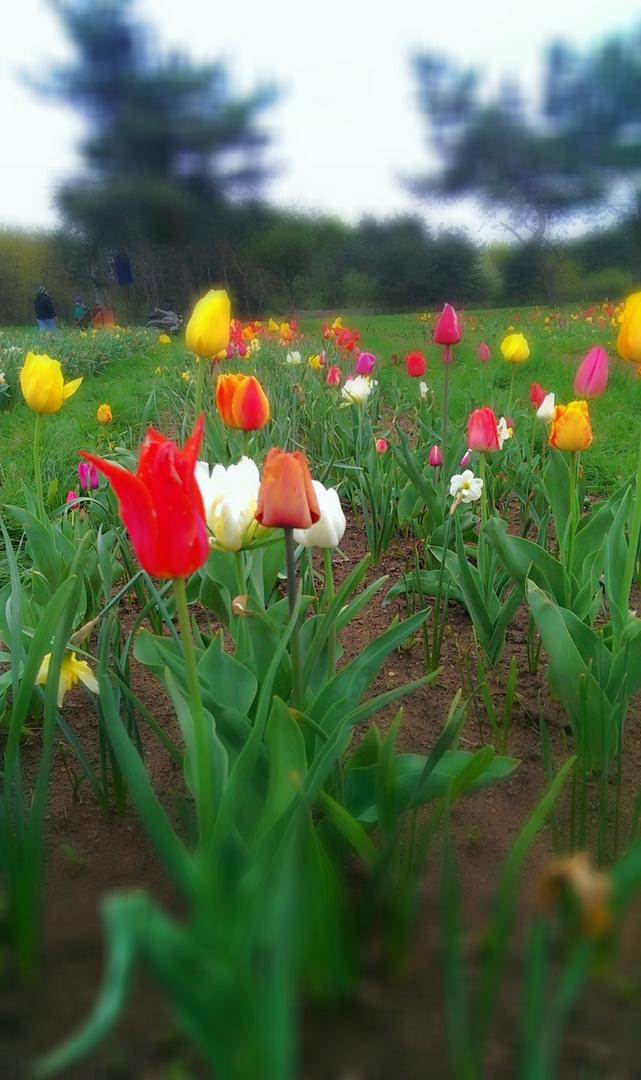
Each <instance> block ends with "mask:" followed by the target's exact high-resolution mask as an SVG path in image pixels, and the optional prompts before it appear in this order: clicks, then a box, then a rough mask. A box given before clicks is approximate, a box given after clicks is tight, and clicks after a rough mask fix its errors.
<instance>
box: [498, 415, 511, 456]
mask: <svg viewBox="0 0 641 1080" xmlns="http://www.w3.org/2000/svg"><path fill="white" fill-rule="evenodd" d="M496 434H497V435H498V437H499V450H502V449H503V443H504V442H506V441H507V440H508V439H511V438H512V436H513V434H514V431H513V429H512V428H511V427H508V426H507V420H506V419H505V417H504V416H502V417H501V419H500V420H499V422H498V424H497V425H496Z"/></svg>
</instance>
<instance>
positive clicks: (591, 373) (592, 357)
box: [574, 345, 608, 400]
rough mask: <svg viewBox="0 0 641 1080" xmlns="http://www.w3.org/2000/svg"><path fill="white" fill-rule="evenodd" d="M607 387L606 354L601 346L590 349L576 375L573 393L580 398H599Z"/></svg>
mask: <svg viewBox="0 0 641 1080" xmlns="http://www.w3.org/2000/svg"><path fill="white" fill-rule="evenodd" d="M607 385H608V354H607V353H606V351H605V349H604V348H603V346H602V345H595V346H594V348H592V349H590V351H589V353H588V355H587V356H586V358H585V360H584V361H583V363H582V364H581V366H580V368H579V370H578V371H577V373H576V378H575V380H574V392H575V394H576V395H577V396H578V397H580V398H585V399H586V400H590V398H598V397H601V394H602V393H603V391H604V390H605V388H606V386H607Z"/></svg>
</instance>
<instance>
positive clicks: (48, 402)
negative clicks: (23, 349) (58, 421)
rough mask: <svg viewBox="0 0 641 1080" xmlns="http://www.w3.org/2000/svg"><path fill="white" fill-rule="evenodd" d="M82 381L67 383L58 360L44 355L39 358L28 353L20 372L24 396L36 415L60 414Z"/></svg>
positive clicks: (76, 380)
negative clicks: (61, 408)
mask: <svg viewBox="0 0 641 1080" xmlns="http://www.w3.org/2000/svg"><path fill="white" fill-rule="evenodd" d="M81 382H82V379H73V380H72V381H71V382H68V383H65V381H64V379H63V377H62V369H61V367H60V363H59V361H58V360H52V359H51V357H50V356H46V355H45V354H43V355H42V356H37V355H35V354H34V353H32V352H30V353H27V356H26V359H25V362H24V367H23V368H22V371H21V372H20V387H21V389H22V395H23V397H24V399H25V401H26V403H27V405H28V406H29V408H30V409H33V411H34V412H36V413H44V414H45V415H48V414H49V413H55V412H58V409H59V408H60V406H61V405H62V403H63V401H66V399H67V398H68V397H71V395H72V394H75V392H76V390H77V389H78V387H79V386H80V383H81Z"/></svg>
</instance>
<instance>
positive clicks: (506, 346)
mask: <svg viewBox="0 0 641 1080" xmlns="http://www.w3.org/2000/svg"><path fill="white" fill-rule="evenodd" d="M501 352H502V353H503V356H504V357H505V359H506V360H507V361H508V363H510V364H523V363H524V362H525V361H526V360H527V358H528V356H529V355H530V346H529V345H528V343H527V341H526V340H525V338H524V336H523V334H508V335H507V337H505V338H503V341H502V342H501Z"/></svg>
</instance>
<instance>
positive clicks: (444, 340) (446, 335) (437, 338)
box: [434, 304, 461, 345]
mask: <svg viewBox="0 0 641 1080" xmlns="http://www.w3.org/2000/svg"><path fill="white" fill-rule="evenodd" d="M460 340H461V324H460V322H459V317H458V315H457V314H456V311H455V310H454V308H453V307H452V305H451V304H445V307H444V308H443V310H442V312H441V314H440V315H439V319H438V322H437V324H436V326H435V327H434V342H435V344H436V345H458V343H459V341H460Z"/></svg>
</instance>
